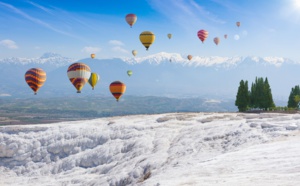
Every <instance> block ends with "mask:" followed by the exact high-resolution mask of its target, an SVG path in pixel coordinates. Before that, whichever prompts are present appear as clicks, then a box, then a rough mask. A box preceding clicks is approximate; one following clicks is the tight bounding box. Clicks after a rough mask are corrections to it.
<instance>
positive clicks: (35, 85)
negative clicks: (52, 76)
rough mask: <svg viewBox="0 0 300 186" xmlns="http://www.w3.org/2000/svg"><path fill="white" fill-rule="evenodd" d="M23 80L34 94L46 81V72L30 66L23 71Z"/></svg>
mask: <svg viewBox="0 0 300 186" xmlns="http://www.w3.org/2000/svg"><path fill="white" fill-rule="evenodd" d="M25 81H26V83H27V84H28V85H29V87H30V88H31V89H32V90H33V92H34V95H36V94H37V91H38V90H39V89H40V88H41V87H42V86H43V85H44V83H45V81H46V72H45V71H44V70H42V69H40V68H31V69H29V70H28V71H27V72H26V73H25Z"/></svg>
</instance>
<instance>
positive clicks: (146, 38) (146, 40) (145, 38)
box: [140, 31, 155, 50]
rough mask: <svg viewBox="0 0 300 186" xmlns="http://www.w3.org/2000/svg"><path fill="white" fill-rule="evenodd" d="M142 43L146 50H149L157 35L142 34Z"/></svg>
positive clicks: (145, 32)
mask: <svg viewBox="0 0 300 186" xmlns="http://www.w3.org/2000/svg"><path fill="white" fill-rule="evenodd" d="M140 41H141V43H142V44H143V45H144V46H145V48H146V50H148V49H149V47H150V45H152V43H153V42H154V41H155V35H154V34H153V33H152V32H149V31H144V32H142V33H141V34H140Z"/></svg>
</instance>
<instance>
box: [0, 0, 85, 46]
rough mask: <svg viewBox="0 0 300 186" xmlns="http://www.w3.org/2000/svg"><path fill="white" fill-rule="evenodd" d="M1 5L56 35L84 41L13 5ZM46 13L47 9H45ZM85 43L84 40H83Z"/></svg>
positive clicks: (0, 3)
mask: <svg viewBox="0 0 300 186" xmlns="http://www.w3.org/2000/svg"><path fill="white" fill-rule="evenodd" d="M0 5H1V6H4V7H6V8H8V9H9V10H11V11H12V12H14V13H15V14H18V15H20V16H22V17H23V18H24V19H27V20H29V21H32V22H34V23H36V24H38V25H41V26H43V27H45V28H48V29H50V30H52V31H54V32H56V33H60V34H63V35H66V36H69V37H73V38H76V39H80V40H83V39H82V38H81V37H79V36H76V35H74V34H71V33H68V32H65V31H64V30H60V29H57V28H55V27H53V26H52V25H50V24H49V23H47V22H44V21H42V20H41V19H38V18H36V17H33V16H30V15H29V14H26V13H25V12H23V11H21V10H20V9H18V8H16V7H14V6H12V5H11V4H7V3H3V2H0ZM34 6H38V5H37V4H35V5H34ZM39 8H42V7H39ZM44 11H45V9H44ZM83 41H84V40H83Z"/></svg>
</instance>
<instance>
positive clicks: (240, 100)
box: [235, 80, 250, 112]
mask: <svg viewBox="0 0 300 186" xmlns="http://www.w3.org/2000/svg"><path fill="white" fill-rule="evenodd" d="M249 100H250V99H249V91H248V81H245V82H244V80H241V81H240V86H239V88H238V92H237V95H236V100H235V105H236V106H237V107H238V109H239V111H240V112H244V111H246V110H247V107H248V105H249Z"/></svg>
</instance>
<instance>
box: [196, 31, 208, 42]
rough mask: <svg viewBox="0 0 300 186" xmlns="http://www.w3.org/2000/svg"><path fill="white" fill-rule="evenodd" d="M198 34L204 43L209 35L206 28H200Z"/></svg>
mask: <svg viewBox="0 0 300 186" xmlns="http://www.w3.org/2000/svg"><path fill="white" fill-rule="evenodd" d="M197 35H198V37H199V39H200V40H201V41H202V43H203V42H204V41H205V39H206V38H207V36H208V31H206V30H199V31H198V34H197Z"/></svg>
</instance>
